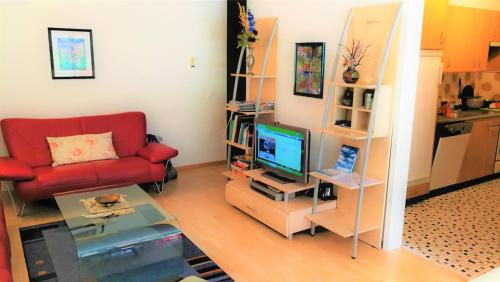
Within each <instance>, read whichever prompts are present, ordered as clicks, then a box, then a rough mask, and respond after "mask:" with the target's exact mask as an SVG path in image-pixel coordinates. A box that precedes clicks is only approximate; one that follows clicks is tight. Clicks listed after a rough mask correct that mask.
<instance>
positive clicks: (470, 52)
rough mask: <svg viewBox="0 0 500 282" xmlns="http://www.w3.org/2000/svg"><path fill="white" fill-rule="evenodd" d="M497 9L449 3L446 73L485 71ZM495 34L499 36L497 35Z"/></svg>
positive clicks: (445, 58)
mask: <svg viewBox="0 0 500 282" xmlns="http://www.w3.org/2000/svg"><path fill="white" fill-rule="evenodd" d="M495 20H496V19H495V12H493V11H488V10H480V9H473V8H467V7H460V6H452V5H450V6H448V9H447V12H446V25H445V31H444V34H445V36H444V43H443V65H444V71H445V72H468V71H484V70H486V63H487V60H488V46H489V42H490V41H491V38H492V36H493V35H492V34H494V33H496V32H497V31H494V25H493V23H494V21H495ZM495 36H496V35H495Z"/></svg>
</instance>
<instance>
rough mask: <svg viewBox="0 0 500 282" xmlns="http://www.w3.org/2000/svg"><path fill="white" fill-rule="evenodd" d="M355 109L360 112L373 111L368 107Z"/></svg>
mask: <svg viewBox="0 0 500 282" xmlns="http://www.w3.org/2000/svg"><path fill="white" fill-rule="evenodd" d="M355 110H357V111H360V112H366V113H371V112H372V110H371V109H367V108H361V107H360V108H355Z"/></svg>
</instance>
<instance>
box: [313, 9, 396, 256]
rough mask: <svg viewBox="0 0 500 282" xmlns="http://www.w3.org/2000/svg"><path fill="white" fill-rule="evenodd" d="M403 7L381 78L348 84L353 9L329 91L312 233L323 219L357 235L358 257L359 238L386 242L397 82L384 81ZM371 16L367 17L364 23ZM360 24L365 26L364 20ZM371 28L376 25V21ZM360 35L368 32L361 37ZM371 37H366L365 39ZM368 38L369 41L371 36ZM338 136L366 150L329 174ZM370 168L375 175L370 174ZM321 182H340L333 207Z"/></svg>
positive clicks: (343, 233)
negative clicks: (323, 197) (332, 143)
mask: <svg viewBox="0 0 500 282" xmlns="http://www.w3.org/2000/svg"><path fill="white" fill-rule="evenodd" d="M400 12H401V9H400V8H398V9H397V12H396V16H395V17H394V19H393V21H392V25H390V23H389V25H390V31H389V34H388V36H387V40H386V42H385V50H384V52H383V57H382V60H381V63H380V66H379V69H378V75H377V81H376V83H375V84H369V85H367V84H365V85H363V84H348V83H344V82H339V81H337V80H335V74H337V67H338V66H339V59H340V52H341V50H342V49H343V48H342V46H345V40H346V38H347V35H348V32H349V33H350V34H349V36H351V37H352V36H353V34H352V31H351V30H349V27H350V25H351V21H352V17H353V12H352V11H351V13H350V15H349V17H348V19H347V21H346V24H345V26H344V29H343V32H342V36H341V39H340V42H339V47H338V49H337V54H336V56H335V59H334V62H333V69H332V72H331V73H332V74H333V77H332V79H331V82H329V83H328V86H329V89H328V94H327V97H326V104H325V110H324V113H323V123H322V128H320V129H317V131H319V132H320V148H319V158H318V165H317V168H316V169H317V171H316V172H312V173H310V176H311V177H312V178H314V179H316V185H315V187H314V197H313V207H312V213H311V214H310V215H307V216H306V218H307V219H309V220H310V221H311V223H312V227H311V234H312V235H314V234H315V226H316V225H320V226H322V227H324V228H326V229H328V230H330V231H331V232H334V233H336V234H338V235H339V236H342V237H345V238H347V237H353V246H352V255H351V256H352V258H353V259H354V258H356V257H357V255H358V254H357V249H358V239H360V240H363V241H364V242H366V243H368V244H370V245H372V246H374V247H377V248H380V247H381V243H382V227H383V218H384V205H385V190H386V183H387V171H388V165H389V163H388V162H389V148H390V132H391V130H390V124H391V123H390V122H391V120H390V119H391V113H392V96H393V93H392V86H391V85H384V84H383V83H382V81H383V77H384V74H385V67H386V63H387V59H388V54H389V50H390V47H391V44H392V39H393V36H394V32H395V30H396V25H397V23H398V21H399V17H400ZM367 22H369V21H368V20H366V19H365V20H364V21H363V23H362V24H363V25H364V24H367ZM357 23H358V24H357V25H356V28H359V27H360V26H362V25H360V24H359V23H360V22H359V21H358V22H357ZM369 28H372V26H370V27H369ZM356 39H357V40H359V39H361V40H362V41H363V38H356ZM365 41H366V40H365ZM365 41H363V42H365ZM347 89H349V90H351V91H352V92H353V96H352V103H351V105H343V104H342V99H343V97H344V93H345V91H346V90H347ZM367 90H368V91H373V92H374V94H373V104H372V107H371V108H366V107H364V104H363V97H364V93H365V91H367ZM340 120H343V121H345V120H347V121H350V127H342V126H339V125H335V122H336V121H340ZM327 137H334V138H336V139H337V141H339V142H337V144H339V143H340V144H342V143H344V144H347V145H351V146H355V147H358V148H360V155H359V157H358V162H361V163H360V164H358V166H356V168H355V173H353V174H351V175H343V176H337V177H329V176H327V175H325V174H323V173H321V170H322V169H324V167H323V166H324V164H323V162H324V161H325V156H324V151H325V148H324V147H325V146H326V138H327ZM368 174H369V175H370V176H368ZM321 182H329V183H332V184H334V185H335V186H336V187H337V188H338V190H337V191H338V192H337V205H336V207H335V208H333V209H327V210H323V211H319V210H318V209H317V203H318V189H319V184H320V183H321Z"/></svg>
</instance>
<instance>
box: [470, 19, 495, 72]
mask: <svg viewBox="0 0 500 282" xmlns="http://www.w3.org/2000/svg"><path fill="white" fill-rule="evenodd" d="M473 10H475V9H473ZM475 14H476V15H477V23H478V25H477V28H475V30H474V33H473V35H474V37H473V40H477V41H473V42H477V43H476V44H474V45H473V46H474V51H473V54H474V57H475V60H474V61H475V62H474V63H475V64H474V66H473V69H472V70H474V71H485V70H486V65H487V64H488V50H489V46H490V41H491V37H492V35H491V34H492V33H493V19H494V12H493V11H488V10H476V12H475ZM478 31H479V32H478Z"/></svg>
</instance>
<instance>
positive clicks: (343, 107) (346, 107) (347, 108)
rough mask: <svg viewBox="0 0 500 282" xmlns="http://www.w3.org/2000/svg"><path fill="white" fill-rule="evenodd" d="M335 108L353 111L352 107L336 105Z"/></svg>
mask: <svg viewBox="0 0 500 282" xmlns="http://www.w3.org/2000/svg"><path fill="white" fill-rule="evenodd" d="M335 107H337V108H340V109H346V110H352V107H350V106H344V105H335Z"/></svg>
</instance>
